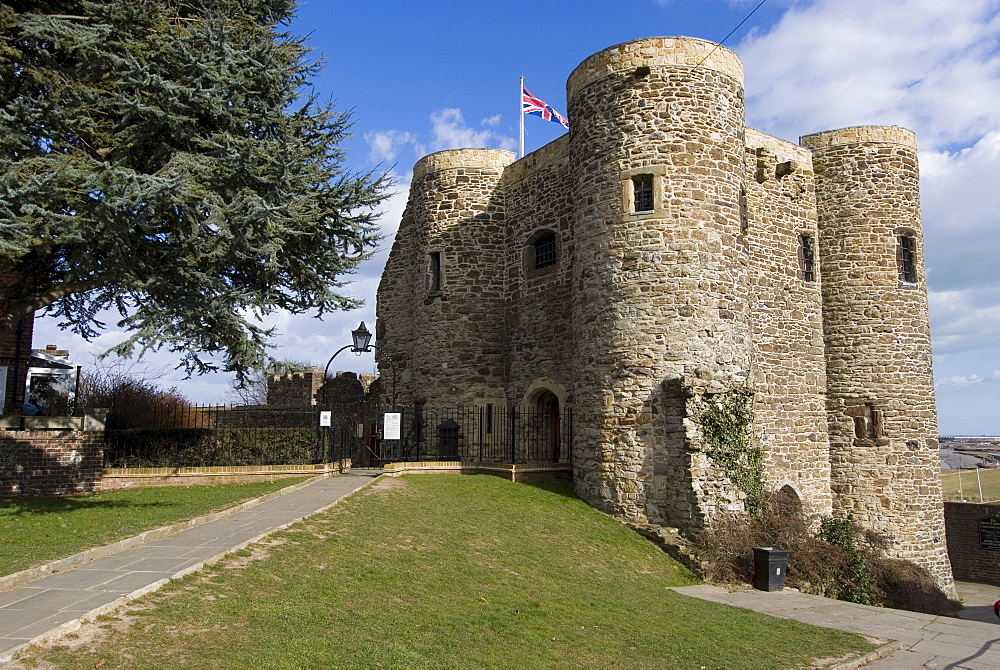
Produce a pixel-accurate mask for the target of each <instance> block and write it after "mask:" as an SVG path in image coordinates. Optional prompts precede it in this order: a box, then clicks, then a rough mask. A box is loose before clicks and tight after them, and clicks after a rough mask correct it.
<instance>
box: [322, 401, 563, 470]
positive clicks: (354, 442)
mask: <svg viewBox="0 0 1000 670" xmlns="http://www.w3.org/2000/svg"><path fill="white" fill-rule="evenodd" d="M382 412H383V408H380V407H375V406H367V407H364V406H363V405H362V404H356V405H354V406H348V407H341V408H336V407H334V408H331V413H332V417H331V426H330V429H329V432H328V435H327V449H328V452H329V454H330V456H329V458H330V459H331V460H333V459H336V458H339V457H340V455H344V456H346V457H349V458H350V459H351V461H352V462H353V464H354V466H355V467H372V466H380V465H383V464H385V463H390V462H399V461H442V460H443V461H486V462H488V461H494V462H505V463H527V462H545V463H567V464H568V463H570V462H572V455H573V415H572V412H570V411H569V410H563V411H562V412H552V411H548V410H544V409H539V408H536V407H503V406H499V405H482V406H474V407H461V408H448V409H440V408H433V409H428V408H418V409H416V410H411V411H405V410H404V412H403V416H402V429H401V431H400V438H399V439H386V435H385V433H384V427H383V423H382V420H383V415H382Z"/></svg>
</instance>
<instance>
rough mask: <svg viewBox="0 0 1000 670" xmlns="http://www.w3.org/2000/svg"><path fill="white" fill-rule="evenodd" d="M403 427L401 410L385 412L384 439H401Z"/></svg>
mask: <svg viewBox="0 0 1000 670" xmlns="http://www.w3.org/2000/svg"><path fill="white" fill-rule="evenodd" d="M402 427H403V415H402V413H401V412H386V413H385V439H387V440H399V439H402V435H401V429H402Z"/></svg>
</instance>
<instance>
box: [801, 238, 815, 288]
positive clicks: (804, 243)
mask: <svg viewBox="0 0 1000 670" xmlns="http://www.w3.org/2000/svg"><path fill="white" fill-rule="evenodd" d="M815 247H816V245H815V244H814V243H813V238H812V237H810V236H809V235H799V276H800V277H801V278H802V281H804V282H810V283H812V282H814V281H816V248H815Z"/></svg>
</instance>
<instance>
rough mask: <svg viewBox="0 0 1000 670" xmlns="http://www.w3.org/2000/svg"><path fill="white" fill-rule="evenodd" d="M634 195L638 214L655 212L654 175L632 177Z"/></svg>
mask: <svg viewBox="0 0 1000 670" xmlns="http://www.w3.org/2000/svg"><path fill="white" fill-rule="evenodd" d="M632 193H633V198H634V201H635V211H636V212H652V211H653V175H651V174H637V175H636V176H634V177H632Z"/></svg>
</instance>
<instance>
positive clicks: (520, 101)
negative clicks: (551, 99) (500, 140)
mask: <svg viewBox="0 0 1000 670" xmlns="http://www.w3.org/2000/svg"><path fill="white" fill-rule="evenodd" d="M517 115H518V117H520V119H521V154H520V155H519V156H518V158H524V77H521V85H520V86H519V87H518V89H517Z"/></svg>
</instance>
